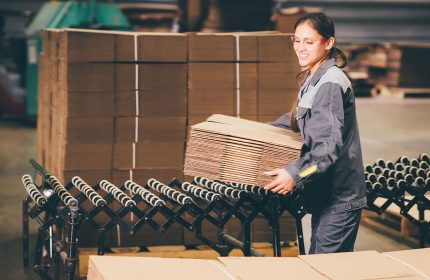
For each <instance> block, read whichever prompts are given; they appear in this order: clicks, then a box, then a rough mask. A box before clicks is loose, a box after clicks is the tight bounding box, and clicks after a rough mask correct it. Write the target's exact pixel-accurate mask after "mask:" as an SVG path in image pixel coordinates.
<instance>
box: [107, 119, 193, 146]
mask: <svg viewBox="0 0 430 280" xmlns="http://www.w3.org/2000/svg"><path fill="white" fill-rule="evenodd" d="M185 121H186V119H185V117H138V118H137V119H136V117H121V118H115V142H133V141H136V140H137V141H139V142H140V141H159V140H161V141H185V131H186V127H185ZM136 126H137V128H138V129H137V138H136Z"/></svg>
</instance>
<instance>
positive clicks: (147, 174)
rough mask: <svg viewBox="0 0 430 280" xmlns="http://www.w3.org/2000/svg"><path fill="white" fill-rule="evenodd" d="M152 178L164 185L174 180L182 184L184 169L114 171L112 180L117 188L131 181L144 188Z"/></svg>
mask: <svg viewBox="0 0 430 280" xmlns="http://www.w3.org/2000/svg"><path fill="white" fill-rule="evenodd" d="M130 173H131V174H130ZM151 178H154V179H156V180H157V181H159V182H162V183H164V184H169V183H170V182H171V181H172V180H173V179H174V178H176V179H178V180H179V181H181V182H182V181H183V171H182V169H134V170H133V169H132V170H116V169H114V170H112V180H113V184H114V185H116V186H122V185H123V184H124V183H125V182H126V181H127V180H131V179H132V180H133V182H136V183H137V184H140V185H141V186H144V185H145V184H146V183H147V182H148V180H149V179H151Z"/></svg>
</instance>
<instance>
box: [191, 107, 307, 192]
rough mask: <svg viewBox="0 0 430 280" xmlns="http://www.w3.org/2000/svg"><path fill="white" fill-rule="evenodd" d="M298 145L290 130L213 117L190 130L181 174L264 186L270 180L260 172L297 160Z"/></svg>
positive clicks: (224, 117) (229, 118) (223, 117)
mask: <svg viewBox="0 0 430 280" xmlns="http://www.w3.org/2000/svg"><path fill="white" fill-rule="evenodd" d="M301 146H302V143H301V142H300V140H299V136H298V135H297V134H295V133H294V132H292V131H290V130H287V129H282V128H278V127H273V126H271V125H268V124H262V123H258V122H254V121H249V120H244V119H239V118H235V117H229V116H223V115H214V116H212V117H210V118H208V120H207V121H206V122H203V123H200V124H196V125H194V126H192V127H191V131H190V137H189V139H188V145H187V151H186V156H185V166H184V173H185V174H186V175H191V176H203V177H207V178H212V179H221V180H224V181H228V182H237V183H243V184H249V185H255V186H264V185H265V184H267V183H269V182H270V181H271V180H272V178H271V177H269V176H267V175H265V174H264V172H266V171H270V170H273V169H276V168H282V167H283V166H285V165H287V164H288V163H290V162H291V161H293V160H295V159H298V158H299V156H300V149H301Z"/></svg>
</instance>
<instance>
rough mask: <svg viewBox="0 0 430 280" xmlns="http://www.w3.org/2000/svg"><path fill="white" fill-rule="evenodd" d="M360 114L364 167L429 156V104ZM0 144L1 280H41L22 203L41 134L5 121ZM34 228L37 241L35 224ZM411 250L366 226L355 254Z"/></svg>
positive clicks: (384, 102) (367, 108)
mask: <svg viewBox="0 0 430 280" xmlns="http://www.w3.org/2000/svg"><path fill="white" fill-rule="evenodd" d="M357 110H358V122H359V127H360V133H361V141H362V142H361V143H362V149H363V154H364V161H365V163H372V162H374V161H375V160H376V159H377V158H384V159H386V160H396V159H397V158H398V157H399V156H400V155H406V156H410V157H416V156H418V154H419V153H421V152H427V153H430V123H429V120H430V99H402V98H395V97H386V96H379V97H375V98H359V99H357ZM0 143H1V144H0V158H1V161H0V175H1V184H0V275H1V276H0V278H1V279H5V280H7V279H39V278H38V277H36V276H35V274H34V273H30V274H28V275H25V274H24V273H23V269H22V261H21V260H22V245H21V244H22V239H21V238H22V237H21V235H22V234H21V233H22V223H21V201H22V199H24V197H25V190H24V188H23V186H22V184H21V183H20V178H21V176H22V175H23V174H24V173H28V172H31V168H30V164H29V163H28V159H30V158H36V129H35V128H31V127H28V126H25V125H23V124H22V123H18V122H11V121H0ZM308 220H309V219H306V220H305V224H306V223H308ZM31 225H32V227H31V232H32V234H31V236H32V238H33V239H34V236H35V232H36V225H35V224H34V223H32V224H31ZM32 241H33V242H32V243H31V244H34V240H32ZM408 244H409V243H408ZM408 248H411V247H410V244H409V245H407V244H403V243H399V242H398V241H396V240H395V239H391V238H389V237H387V236H385V235H383V234H378V233H376V232H375V231H373V230H371V229H369V228H367V227H365V226H362V227H361V228H360V231H359V234H358V240H357V243H356V250H377V251H380V252H384V251H392V250H402V249H408ZM30 260H31V261H32V254H31V255H30Z"/></svg>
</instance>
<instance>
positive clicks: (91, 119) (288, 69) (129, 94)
mask: <svg viewBox="0 0 430 280" xmlns="http://www.w3.org/2000/svg"><path fill="white" fill-rule="evenodd" d="M43 36H44V52H43V54H42V55H41V64H40V65H41V66H40V77H39V79H40V84H39V89H40V90H39V105H40V106H39V108H40V111H39V131H38V139H39V147H38V149H39V161H40V163H41V164H43V165H44V166H45V167H46V169H47V170H48V171H49V172H51V173H52V174H54V175H56V176H57V177H58V178H59V179H60V181H62V182H64V183H67V182H70V181H71V178H72V177H73V176H81V177H82V178H83V179H84V180H85V181H87V182H88V183H89V184H91V185H94V184H96V183H98V182H99V181H100V180H102V179H106V180H110V181H112V182H113V183H114V184H116V185H118V186H120V185H122V184H123V183H124V182H125V181H126V180H128V179H133V180H135V181H136V182H138V183H141V184H145V182H146V181H147V179H149V178H151V177H154V178H156V179H158V180H160V181H162V182H166V183H167V182H169V181H170V179H172V178H174V177H176V178H178V179H180V180H183V179H184V178H183V171H182V170H183V161H184V151H185V143H186V134H187V129H188V127H189V126H190V125H193V124H195V123H198V122H201V121H204V120H205V119H206V118H207V117H209V116H210V115H212V114H214V113H221V114H226V115H231V116H240V117H243V118H248V119H252V120H259V121H263V122H266V121H271V120H274V119H276V118H277V117H278V116H279V115H281V114H283V113H285V112H286V111H288V110H289V108H290V107H291V105H292V102H293V99H294V97H295V96H296V94H297V86H296V83H295V75H296V73H297V72H298V71H299V67H298V64H297V62H296V60H295V57H294V56H295V55H294V53H293V50H292V46H291V43H290V41H289V40H290V39H289V36H288V35H284V34H276V33H231V34H211V35H204V34H188V35H185V34H172V33H132V32H110V31H109V32H108V31H84V30H76V29H65V30H46V31H44V33H43ZM130 219H131V217H130ZM131 223H132V221H131ZM290 224H291V223H290ZM289 228H292V227H291V226H290V227H289ZM289 232H292V231H291V230H289ZM143 233H144V235H142V238H135V237H132V238H130V237H129V236H128V234H127V233H123V234H121V240H123V242H122V244H121V245H123V246H128V245H133V244H135V243H136V242H141V243H143V244H146V245H149V244H180V243H182V242H184V236H183V232H182V228H181V226H179V225H177V228H176V229H169V231H167V232H166V233H165V234H164V237H162V236H161V237H160V236H159V234H158V233H156V232H154V231H152V230H150V229H147V230H145V231H144V232H143ZM111 235H112V236H113V237H112V238H114V236H116V237H115V240H118V239H119V236H118V233H117V232H112V233H111ZM293 235H294V233H293V234H292V235H291V234H289V235H288V236H290V237H291V236H293ZM166 236H167V237H166ZM169 236H170V237H169ZM142 240H143V241H144V242H142ZM81 241H82V238H81ZM189 242H193V241H189ZM116 243H117V242H115V244H116ZM81 244H82V242H81ZM107 245H108V246H109V242H108V241H107Z"/></svg>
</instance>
